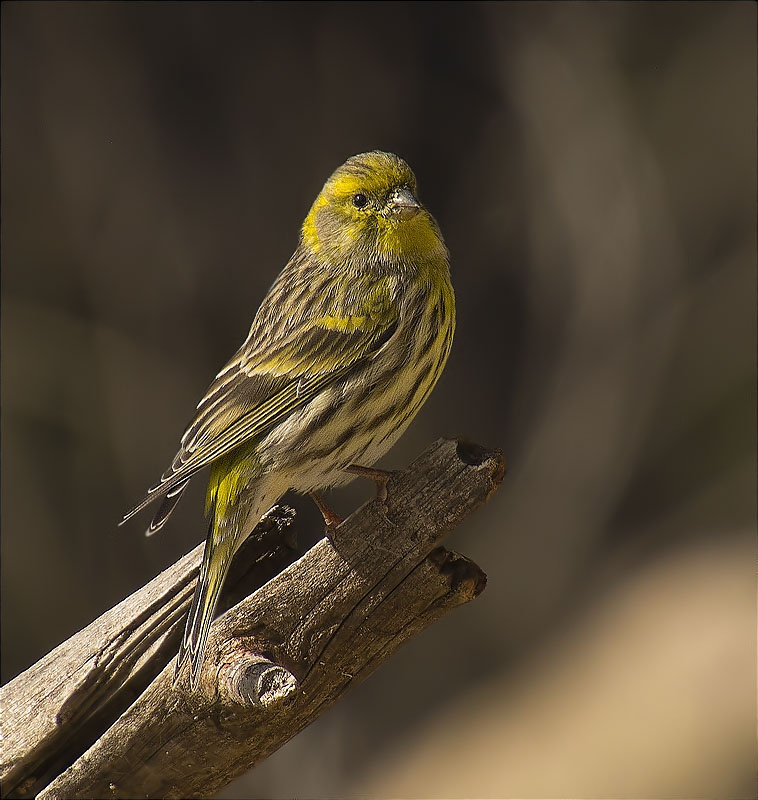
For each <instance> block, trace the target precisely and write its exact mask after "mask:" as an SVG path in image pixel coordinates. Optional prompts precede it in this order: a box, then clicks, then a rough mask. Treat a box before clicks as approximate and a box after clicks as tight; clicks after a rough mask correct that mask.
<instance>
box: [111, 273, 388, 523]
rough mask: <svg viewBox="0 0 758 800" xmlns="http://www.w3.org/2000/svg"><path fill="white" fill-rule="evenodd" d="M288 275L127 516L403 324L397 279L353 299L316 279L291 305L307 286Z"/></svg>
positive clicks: (297, 402)
mask: <svg viewBox="0 0 758 800" xmlns="http://www.w3.org/2000/svg"><path fill="white" fill-rule="evenodd" d="M285 277H286V271H285V273H283V274H282V276H280V278H279V279H278V280H277V282H276V283H275V284H274V286H273V287H272V289H271V291H270V292H269V295H268V296H267V297H266V300H264V303H263V304H262V305H261V308H260V309H259V311H258V314H257V315H256V317H255V320H254V321H253V326H252V328H251V329H250V334H249V336H248V338H247V340H246V342H245V344H244V345H243V346H242V347H241V348H240V349H239V350H238V351H237V353H236V354H235V356H234V357H233V358H232V359H231V360H230V361H229V363H228V364H227V365H226V367H224V369H222V370H221V372H219V374H218V375H217V376H216V379H215V380H214V382H213V383H212V384H211V386H210V387H209V389H208V391H207V393H206V394H205V396H204V397H203V399H202V400H201V401H200V403H199V404H198V408H197V414H196V416H195V418H194V419H193V421H192V422H191V423H190V425H189V426H188V427H187V430H186V431H185V433H184V435H183V436H182V440H181V447H180V449H179V452H178V453H177V454H176V456H175V457H174V460H173V461H172V463H171V466H170V467H169V468H168V469H167V470H166V471H165V472H164V473H163V475H162V476H161V479H160V481H159V482H158V483H157V484H155V485H154V486H153V487H151V488H150V489H149V490H148V493H147V495H146V496H145V498H144V499H143V500H142V502H140V503H139V504H138V505H137V506H135V507H134V508H133V509H132V510H131V511H129V513H128V514H126V515H125V516H124V519H123V520H122V522H125V521H126V520H128V519H130V518H131V517H132V516H134V515H135V514H136V513H138V512H139V511H141V510H142V509H143V508H144V507H145V506H147V505H148V504H149V503H151V502H152V501H153V500H154V499H156V498H158V497H161V496H163V495H165V494H166V493H167V492H170V491H172V490H173V489H175V488H176V487H178V486H179V485H180V484H185V483H186V481H187V480H188V479H189V478H190V477H191V476H192V475H194V474H195V473H196V472H197V471H198V470H200V469H202V468H203V467H205V466H207V465H208V464H210V463H211V462H212V461H215V460H216V459H217V458H220V457H221V456H223V455H224V454H226V453H228V452H229V451H231V450H233V449H234V448H235V447H238V446H239V445H241V444H242V443H243V442H246V441H248V440H250V439H251V438H252V437H253V436H256V435H258V434H260V433H261V432H263V431H266V430H268V429H270V428H272V427H273V426H274V425H276V424H277V423H278V422H279V421H280V420H282V419H283V418H285V417H286V416H288V415H289V414H291V413H292V412H293V411H295V410H296V409H297V408H299V407H301V406H303V405H305V404H306V403H307V402H308V401H310V400H311V399H312V398H313V397H315V396H316V395H317V394H318V393H319V392H320V391H321V390H322V389H323V388H324V387H326V386H328V385H329V384H330V383H332V382H333V381H336V380H338V379H339V378H340V377H342V376H344V375H345V374H347V373H349V372H350V371H351V370H352V369H353V368H354V367H355V366H356V365H357V364H358V363H361V362H365V360H366V359H370V358H372V357H373V356H374V355H375V354H376V353H377V352H378V351H379V349H380V348H381V347H382V346H383V345H384V344H385V342H387V341H388V339H389V338H390V337H391V336H392V334H393V333H394V332H395V330H396V329H397V325H398V320H399V306H398V303H397V301H396V299H395V292H394V291H390V289H391V288H394V287H389V286H387V285H380V286H379V288H378V289H377V290H376V291H374V290H373V288H369V289H368V291H357V292H356V291H354V295H355V297H356V299H355V300H352V299H351V297H349V296H347V297H346V296H342V297H340V296H339V295H338V294H337V293H336V292H334V291H330V289H333V288H334V286H336V285H337V284H336V282H335V284H334V286H331V285H330V284H327V283H324V285H318V284H316V285H312V286H311V287H310V291H311V293H312V299H311V300H310V302H306V303H301V304H299V305H292V304H291V303H288V299H289V296H290V295H292V293H293V292H296V293H297V292H298V291H299V289H300V288H301V287H299V286H298V285H297V284H298V282H296V281H291V282H290V283H289V285H284V286H282V285H281V284H282V279H283V278H285ZM380 280H385V279H380ZM374 283H376V282H374ZM372 286H373V285H372ZM355 288H356V287H353V289H354V290H355ZM363 288H364V290H365V289H366V287H365V286H364V287H363ZM343 295H344V292H343ZM272 297H273V298H274V302H273V303H272ZM272 305H273V306H274V307H275V308H276V310H277V311H278V310H280V309H282V308H284V309H287V308H290V309H293V312H294V313H293V316H286V315H285V314H281V313H280V314H278V315H277V314H276V313H275V312H274V311H273V309H272V313H271V315H270V317H269V314H268V313H267V312H268V310H269V309H270V308H271V307H272ZM298 312H299V313H298ZM294 314H297V316H294Z"/></svg>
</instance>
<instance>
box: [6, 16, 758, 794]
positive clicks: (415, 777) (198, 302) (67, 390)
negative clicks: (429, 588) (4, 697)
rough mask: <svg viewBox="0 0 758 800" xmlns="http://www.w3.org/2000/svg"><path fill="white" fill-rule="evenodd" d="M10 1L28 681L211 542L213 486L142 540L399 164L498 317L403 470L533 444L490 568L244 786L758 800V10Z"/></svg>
mask: <svg viewBox="0 0 758 800" xmlns="http://www.w3.org/2000/svg"><path fill="white" fill-rule="evenodd" d="M2 23H3V24H2V45H3V48H2V136H3V138H2V144H3V153H2V167H3V170H2V200H3V204H2V234H3V236H2V239H3V251H2V257H3V273H2V312H3V313H2V367H3V372H2V378H3V381H2V410H3V415H2V442H3V453H2V456H3V473H2V478H3V480H2V502H3V506H2V512H3V516H2V522H3V538H2V548H3V549H2V555H3V560H2V567H3V604H2V623H3V624H2V635H3V640H2V642H3V649H2V657H3V661H2V664H3V680H8V679H10V678H11V677H13V676H14V675H15V674H17V673H18V672H19V671H20V670H22V669H24V668H25V667H27V666H29V665H30V664H31V663H33V662H34V661H35V660H37V659H38V658H40V657H41V656H42V655H44V654H45V653H46V652H47V651H48V650H49V649H50V648H52V647H53V646H55V645H56V644H58V643H59V642H60V641H62V640H63V639H64V638H66V637H67V636H69V635H70V634H71V633H73V632H74V631H76V630H78V629H79V628H80V627H81V626H83V625H85V624H86V623H88V622H89V621H90V620H92V619H93V618H94V617H96V616H97V615H98V614H100V613H101V612H103V611H104V610H106V609H107V608H109V607H110V606H111V605H112V604H114V603H115V602H117V601H118V600H120V599H121V598H122V597H124V596H125V595H126V594H127V593H129V592H131V591H132V590H134V589H135V588H136V587H138V586H140V585H141V584H143V583H144V582H145V581H147V580H148V579H149V578H151V577H152V576H153V575H155V574H156V573H157V572H158V571H159V570H160V569H161V568H163V567H165V566H166V565H167V564H169V563H171V562H172V561H173V560H174V559H175V558H176V557H178V556H179V555H180V554H182V553H184V552H185V551H186V550H188V549H189V547H190V546H191V545H194V544H195V543H197V542H198V541H200V540H201V539H202V537H203V536H204V532H205V523H204V522H203V520H202V508H201V505H202V500H201V495H202V487H201V486H199V485H198V486H196V487H194V491H193V492H191V493H190V494H191V496H189V497H188V498H187V499H186V500H185V502H184V503H183V504H182V506H181V507H180V509H179V511H178V512H177V516H176V520H175V522H174V523H172V525H171V526H170V527H169V528H168V529H167V530H166V531H165V532H164V533H163V534H162V535H161V536H160V537H156V538H154V539H152V540H146V539H145V538H144V537H143V536H142V535H141V533H142V528H143V526H144V525H146V524H147V518H146V517H145V518H142V519H141V520H140V521H139V522H136V523H134V524H130V525H129V526H128V527H127V528H125V529H119V530H117V529H116V528H115V523H116V522H117V520H118V519H119V518H120V516H121V514H122V513H123V512H124V511H125V510H126V509H127V508H128V507H129V506H130V505H131V504H132V503H133V502H134V501H136V500H137V499H138V498H139V497H140V495H141V493H142V492H143V490H144V489H145V488H146V487H147V486H148V485H149V484H150V483H151V482H152V481H153V480H154V479H155V478H156V477H157V475H158V474H159V473H160V472H161V471H162V470H163V468H164V467H165V466H166V464H167V463H168V461H169V460H170V458H171V457H172V455H173V453H174V450H175V447H176V443H177V439H178V437H179V435H180V434H181V431H182V429H183V427H184V424H185V423H186V422H187V420H188V419H189V417H190V416H191V414H192V412H193V408H194V405H195V403H196V401H197V399H198V398H199V397H200V396H201V394H202V392H203V391H204V389H205V387H206V385H207V384H208V382H209V380H210V379H211V377H212V376H213V375H214V374H215V373H216V371H217V370H218V369H219V367H220V366H221V365H222V364H223V363H224V362H225V360H226V359H227V358H228V357H229V356H230V355H231V353H232V352H233V351H234V350H235V349H236V347H237V346H238V345H239V343H240V342H241V341H242V339H243V338H244V336H245V334H246V331H247V328H248V326H249V323H250V320H251V319H252V316H253V313H254V311H255V308H256V307H257V304H258V303H259V302H260V300H261V298H262V297H263V295H264V293H265V291H266V289H267V287H268V286H269V285H270V283H271V281H272V280H273V278H274V276H275V274H276V273H277V272H278V270H279V269H280V268H281V267H282V266H283V264H284V263H285V261H286V259H287V258H288V256H289V254H290V253H291V251H292V250H293V248H294V245H295V241H296V237H297V230H298V225H299V223H300V221H301V220H302V218H303V216H304V215H305V213H306V211H307V209H308V207H309V205H310V203H311V202H312V200H313V198H314V197H315V195H316V193H317V192H318V190H319V188H320V186H321V184H322V183H323V181H324V180H325V179H326V177H327V176H328V175H329V173H330V172H331V170H332V169H334V168H335V167H336V166H337V165H338V164H340V163H341V162H342V161H343V160H344V159H345V158H346V157H347V156H349V155H351V154H353V153H356V152H360V151H363V150H367V149H372V148H381V149H387V150H393V151H395V152H398V153H399V154H401V155H402V156H404V157H405V158H406V159H407V160H408V161H409V162H410V163H411V165H412V166H413V168H414V169H415V171H416V173H417V175H418V178H419V183H420V187H421V195H422V198H423V199H424V201H425V202H426V203H427V204H428V206H429V207H430V208H431V210H432V211H433V213H434V214H435V215H436V216H437V219H438V220H439V223H440V225H441V227H442V230H443V232H444V234H445V237H446V239H447V242H448V245H449V247H450V250H451V253H452V261H453V271H454V283H455V287H456V292H457V298H458V307H459V327H458V333H457V336H456V340H455V344H454V348H453V353H452V356H451V359H450V362H449V365H448V368H447V370H446V372H445V375H444V376H443V378H442V380H441V382H440V384H439V386H438V388H437V390H436V391H435V393H434V395H433V396H432V398H431V400H430V401H429V403H428V404H427V406H426V407H425V408H424V410H423V412H422V413H421V415H420V416H419V418H418V420H417V421H416V422H415V423H414V425H413V426H412V428H411V429H410V430H409V431H408V433H407V434H406V436H405V437H404V438H403V440H402V441H401V443H399V444H398V445H397V447H396V448H395V449H394V450H393V452H392V453H391V454H390V455H389V456H388V457H387V458H386V459H385V460H384V462H383V463H384V464H386V465H388V466H393V465H396V466H399V465H403V464H405V463H407V462H408V461H409V460H410V459H411V458H412V457H413V456H415V455H416V454H417V453H418V452H420V451H421V450H422V449H423V448H424V447H425V446H426V445H427V444H428V443H429V442H430V441H432V440H433V439H435V438H436V437H437V436H439V435H443V434H447V435H456V434H463V435H466V436H468V437H470V438H471V439H473V440H475V441H478V442H481V443H482V444H485V445H490V446H499V447H501V448H503V450H504V451H505V453H506V457H507V461H508V465H509V471H508V476H507V479H506V482H505V483H504V485H503V487H502V489H501V490H500V491H499V492H498V493H497V494H496V495H495V496H494V497H493V499H492V501H491V503H490V504H489V506H488V507H486V508H485V509H483V510H482V511H480V512H479V513H478V514H477V515H476V516H475V517H474V518H472V519H471V520H470V521H469V523H467V524H466V525H464V526H463V527H462V528H461V529H460V530H459V531H458V532H456V534H455V535H454V537H453V538H452V541H451V544H452V546H453V547H455V548H457V549H459V550H461V551H462V552H464V553H466V554H467V555H469V556H470V557H472V558H474V559H475V560H476V561H477V562H478V563H479V564H480V565H481V566H482V567H483V568H484V569H485V571H486V572H487V573H488V574H489V586H488V588H487V591H486V592H485V593H484V594H483V595H482V597H481V598H480V599H479V600H477V601H476V602H475V603H473V604H471V605H470V606H467V607H466V608H464V609H462V610H459V611H457V612H456V613H455V614H453V615H451V617H449V618H448V619H446V620H445V621H444V622H442V623H441V624H438V625H436V626H435V627H434V629H433V630H430V631H428V632H427V633H426V634H424V635H423V636H421V637H419V638H418V639H417V640H415V641H414V642H412V643H411V644H410V645H409V646H408V647H406V648H405V649H404V650H403V651H402V652H401V653H400V654H399V655H398V656H397V657H396V658H395V659H393V661H392V662H391V663H389V664H387V665H386V666H385V667H383V668H382V669H381V670H380V671H379V672H378V673H377V674H376V675H375V676H374V677H373V678H372V679H371V680H370V681H368V682H367V683H366V684H364V685H363V686H362V687H360V688H359V689H357V690H356V691H355V692H354V693H353V694H352V695H351V696H349V697H348V698H347V699H346V701H345V702H343V703H341V704H340V705H339V706H338V707H337V708H336V709H334V710H333V711H331V712H330V713H328V714H327V715H326V716H325V717H324V718H323V719H322V720H320V721H319V722H318V723H317V724H316V725H314V726H313V727H312V728H311V729H309V730H308V731H306V732H305V733H304V734H303V735H301V736H300V737H298V738H297V739H295V740H294V741H293V742H291V743H290V745H288V746H287V747H285V748H284V749H283V750H282V751H280V752H279V753H277V754H276V755H275V756H274V757H273V758H271V759H270V760H269V761H268V762H266V763H265V764H264V765H262V766H261V767H260V768H259V769H258V770H256V771H255V772H254V773H252V774H251V775H250V776H247V777H246V778H245V779H244V781H240V782H239V783H237V784H235V785H233V786H232V787H230V789H229V790H227V791H226V792H225V793H224V795H223V796H224V797H237V796H254V797H272V798H276V797H290V796H300V797H335V796H357V795H362V796H373V797H385V796H402V797H472V796H490V797H512V796H522V797H530V796H543V797H544V796H553V797H568V796H573V797H600V796H605V797H608V796H614V797H624V796H635V797H659V798H660V797H672V796H722V797H747V796H754V792H755V786H754V779H755V769H754V766H755V765H754V754H755V712H756V708H755V653H756V641H755V637H756V632H755V580H754V564H755V555H756V547H755V478H756V472H755V442H756V431H755V421H754V415H755V403H756V391H755V389H756V384H755V356H756V349H755V320H756V316H755V307H756V272H755V269H756V267H755V258H756V233H755V226H756V160H755V155H756V153H755V148H756V141H755V137H756V124H755V123H756V106H755V94H756V36H755V24H756V6H755V4H752V3H742V4H737V3H718V4H708V3H695V4H688V3H675V4H655V5H648V4H644V3H629V4H621V5H611V4H591V5H590V4H588V5H571V4H556V5H551V4H539V5H537V4H518V5H509V4H486V5H479V4H473V3H471V4H465V5H459V4H453V3H445V4H439V5H436V4H433V3H421V4H418V5H415V4H394V3H383V4H379V5H372V4H350V5H343V4H334V5H321V4H318V3H308V4H305V5H285V4H265V3H263V4H228V5H227V4H223V3H214V4H201V3H196V4H189V5H184V4H168V3H167V4H157V5H153V4H78V3H65V4H64V3H60V4H32V3H5V4H3V8H2ZM371 491H372V490H371V487H370V486H366V485H364V484H360V485H358V484H356V485H354V486H352V487H350V488H349V489H348V490H345V491H343V492H340V493H335V494H334V495H333V496H332V501H333V503H334V504H335V506H336V507H337V508H338V509H339V510H340V511H342V512H343V513H347V512H348V511H349V510H350V509H351V508H353V507H355V505H356V504H358V503H359V502H360V501H361V500H362V499H363V498H365V497H367V496H369V495H370V494H371ZM311 513H312V512H311V511H310V509H308V508H307V506H306V507H304V514H306V515H307V514H311Z"/></svg>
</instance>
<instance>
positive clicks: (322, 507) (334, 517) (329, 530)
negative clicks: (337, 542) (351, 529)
mask: <svg viewBox="0 0 758 800" xmlns="http://www.w3.org/2000/svg"><path fill="white" fill-rule="evenodd" d="M308 494H309V495H310V496H311V500H313V502H314V503H315V504H316V506H318V510H319V511H320V512H321V516H322V517H323V518H324V526H325V527H324V533H325V534H326V538H327V539H328V540H329V541H330V542H332V534H333V533H334V530H335V529H336V527H337V526H338V525H341V524H342V517H341V516H340V515H339V514H337V513H336V512H334V511H332V509H331V508H329V506H328V505H327V504H326V503H325V502H324V501H323V499H322V498H321V497H319V495H317V494H316V492H308ZM332 544H334V542H332Z"/></svg>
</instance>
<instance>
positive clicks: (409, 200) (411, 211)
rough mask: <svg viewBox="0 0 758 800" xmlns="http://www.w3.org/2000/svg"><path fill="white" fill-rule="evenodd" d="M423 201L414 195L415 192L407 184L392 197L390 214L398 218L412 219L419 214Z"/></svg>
mask: <svg viewBox="0 0 758 800" xmlns="http://www.w3.org/2000/svg"><path fill="white" fill-rule="evenodd" d="M420 208H421V203H419V201H418V200H416V198H415V197H414V196H413V192H412V191H411V190H410V189H407V188H406V187H405V186H404V187H403V188H402V189H397V190H396V191H395V192H394V193H393V195H392V197H390V204H389V210H390V214H391V215H392V216H393V217H395V218H396V219H410V218H411V217H415V216H416V214H418V211H419V209H420Z"/></svg>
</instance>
